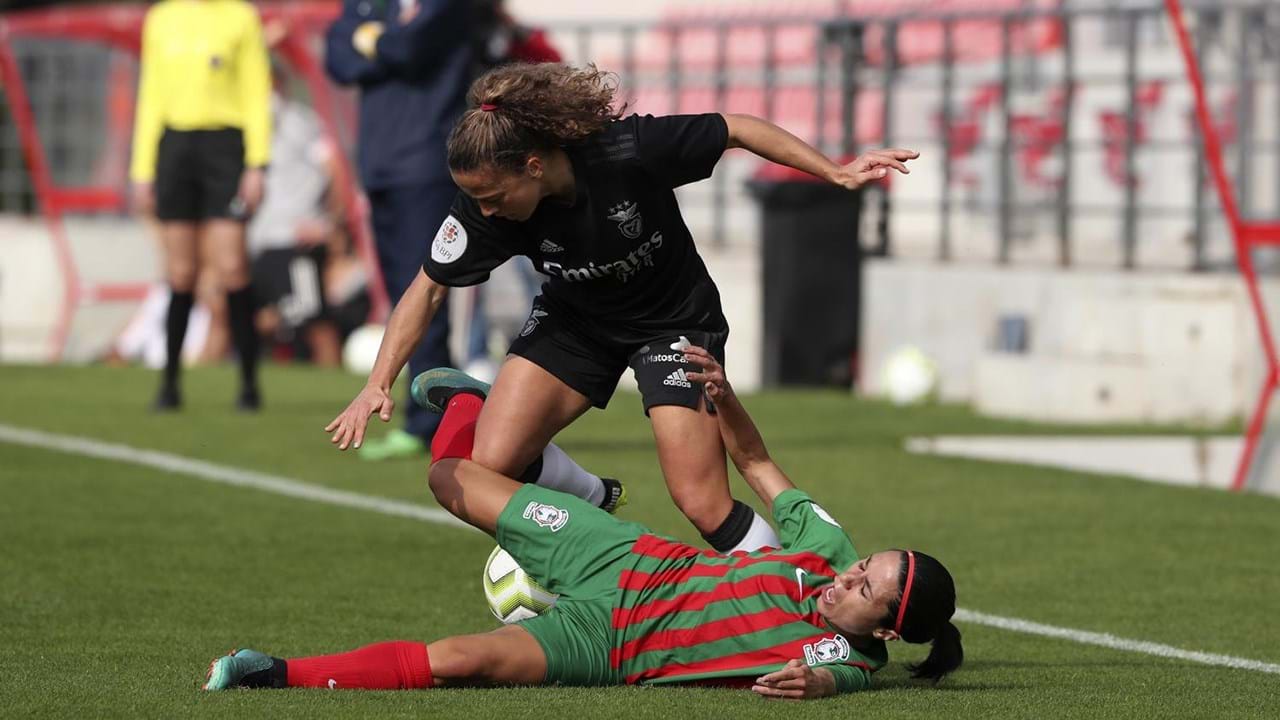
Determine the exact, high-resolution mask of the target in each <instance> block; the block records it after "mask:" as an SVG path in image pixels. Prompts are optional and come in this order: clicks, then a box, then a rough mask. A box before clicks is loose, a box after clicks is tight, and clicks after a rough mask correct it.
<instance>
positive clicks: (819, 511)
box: [809, 502, 844, 530]
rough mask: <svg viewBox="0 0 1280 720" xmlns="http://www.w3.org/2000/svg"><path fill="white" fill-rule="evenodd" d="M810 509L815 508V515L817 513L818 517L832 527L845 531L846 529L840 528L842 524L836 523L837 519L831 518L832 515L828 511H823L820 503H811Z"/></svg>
mask: <svg viewBox="0 0 1280 720" xmlns="http://www.w3.org/2000/svg"><path fill="white" fill-rule="evenodd" d="M809 507H811V508H813V512H814V513H816V514H817V515H818V517H820V518H822V519H823V520H826V521H827V522H829V523H831V524H832V525H835V526H836V527H838V528H840V529H841V530H843V529H844V528H842V527H840V523H838V522H836V519H835V518H833V517H831V513H829V512H827V511H826V510H823V509H822V506H821V505H819V504H818V503H815V502H811V503H809Z"/></svg>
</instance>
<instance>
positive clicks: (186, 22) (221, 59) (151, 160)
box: [129, 0, 271, 182]
mask: <svg viewBox="0 0 1280 720" xmlns="http://www.w3.org/2000/svg"><path fill="white" fill-rule="evenodd" d="M166 127H169V128H173V129H174V130H215V129H218V128H227V127H234V128H240V129H241V131H242V132H243V133H244V161H245V165H246V166H247V167H257V166H262V165H266V164H267V162H268V160H270V153H271V69H270V65H269V63H268V60H267V49H266V46H265V45H264V44H263V41H262V23H261V22H260V21H259V20H258V11H257V10H255V9H254V7H253V6H252V5H250V4H249V3H247V2H244V0H162V2H160V3H157V4H156V5H155V6H153V7H152V8H151V10H149V11H148V12H147V19H146V22H145V24H144V25H143V28H142V76H141V78H140V80H139V82H138V110H137V117H136V118H135V123H134V128H133V163H132V165H131V168H130V172H129V175H130V176H131V177H132V178H133V180H134V181H135V182H151V181H152V180H153V179H154V178H155V173H156V151H157V146H158V145H159V144H160V134H161V133H162V132H163V131H164V129H165V128H166Z"/></svg>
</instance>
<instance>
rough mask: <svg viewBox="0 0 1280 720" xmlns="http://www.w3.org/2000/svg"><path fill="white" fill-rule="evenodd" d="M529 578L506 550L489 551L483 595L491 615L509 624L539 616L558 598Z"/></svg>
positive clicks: (497, 548)
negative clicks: (487, 602)
mask: <svg viewBox="0 0 1280 720" xmlns="http://www.w3.org/2000/svg"><path fill="white" fill-rule="evenodd" d="M559 597H560V596H559V595H556V594H555V593H553V592H550V591H548V590H547V589H546V588H544V587H542V586H541V585H539V584H538V583H537V582H535V581H534V579H533V578H531V577H529V575H528V573H526V572H525V571H524V570H523V569H522V568H521V567H520V566H519V565H518V564H516V560H515V558H513V557H511V555H510V554H508V553H507V551H506V550H503V549H502V548H500V547H496V548H494V549H493V552H491V553H489V560H488V561H487V562H485V564H484V598H485V600H488V601H489V610H490V611H492V612H493V616H494V617H496V618H498V619H499V620H501V621H502V622H503V623H505V624H507V625H510V624H511V623H518V622H520V621H521V620H528V619H529V618H531V617H535V616H537V615H541V614H542V613H544V612H546V611H547V610H549V609H551V606H552V605H555V604H556V599H557V598H559Z"/></svg>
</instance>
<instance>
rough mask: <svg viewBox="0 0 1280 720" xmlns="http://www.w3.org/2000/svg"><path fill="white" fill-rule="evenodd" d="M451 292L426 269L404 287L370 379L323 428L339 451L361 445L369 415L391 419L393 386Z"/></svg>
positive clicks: (383, 337) (386, 419)
mask: <svg viewBox="0 0 1280 720" xmlns="http://www.w3.org/2000/svg"><path fill="white" fill-rule="evenodd" d="M448 293H449V288H448V287H447V286H445V285H441V284H439V283H437V282H436V281H434V280H432V279H431V278H430V277H428V276H427V273H426V272H425V271H419V272H418V277H417V278H416V279H414V281H413V283H412V284H411V285H409V289H407V290H405V292H404V295H403V296H401V298H400V302H398V303H396V307H395V310H393V311H392V312H391V319H390V320H388V321H387V332H386V334H384V335H383V336H382V345H380V346H379V347H378V358H377V360H375V361H374V363H373V370H372V372H370V373H369V382H368V383H366V384H365V386H364V389H362V390H361V391H360V394H359V395H356V398H355V400H352V401H351V404H350V405H347V407H346V409H345V410H343V411H342V412H341V413H339V414H338V416H337V417H336V418H334V419H333V420H332V421H331V422H330V423H329V424H328V425H325V427H324V431H325V432H331V433H333V437H332V438H330V439H329V441H330V442H332V443H333V444H334V445H337V446H338V449H339V450H346V449H347V447H348V446H354V447H360V443H362V442H364V431H365V428H366V426H368V424H369V416H370V415H373V414H374V413H377V414H378V417H379V418H381V419H382V421H383V422H389V421H390V420H391V411H392V410H393V409H394V408H395V403H394V402H393V401H392V400H391V386H392V384H394V383H395V381H396V376H397V375H399V374H400V370H401V369H402V368H404V365H405V363H407V362H409V356H410V355H412V354H413V349H414V348H416V347H417V346H418V343H419V342H421V341H422V335H423V333H425V332H426V331H427V326H428V325H430V324H431V318H433V317H435V314H436V311H437V310H439V309H440V305H441V304H442V303H443V302H444V299H445V296H446V295H448Z"/></svg>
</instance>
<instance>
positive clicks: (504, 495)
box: [427, 458, 521, 535]
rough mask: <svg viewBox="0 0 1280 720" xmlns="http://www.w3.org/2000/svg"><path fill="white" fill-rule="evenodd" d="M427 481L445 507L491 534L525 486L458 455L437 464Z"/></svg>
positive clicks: (460, 518)
mask: <svg viewBox="0 0 1280 720" xmlns="http://www.w3.org/2000/svg"><path fill="white" fill-rule="evenodd" d="M427 481H428V483H429V484H430V485H431V493H432V494H433V495H435V496H436V501H437V502H439V503H440V506H441V507H443V508H444V509H445V510H448V511H449V512H451V513H453V514H454V515H455V516H456V517H457V518H458V519H459V520H462V521H463V522H465V523H467V524H468V525H472V526H474V527H477V528H479V529H481V530H483V531H485V532H487V533H489V534H490V535H494V534H496V533H497V532H498V516H499V515H501V514H502V509H503V508H505V507H506V506H507V503H509V502H511V497H512V496H513V495H515V494H516V491H517V490H519V489H520V487H521V484H520V483H518V482H516V481H515V480H512V479H511V478H509V477H506V476H504V475H499V474H498V473H496V472H494V471H492V470H490V469H489V468H487V467H484V466H483V465H480V464H479V463H475V462H472V461H470V460H462V459H458V458H447V459H445V460H440V461H438V462H436V463H435V464H433V465H432V466H431V472H430V473H429V474H428V479H427Z"/></svg>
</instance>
